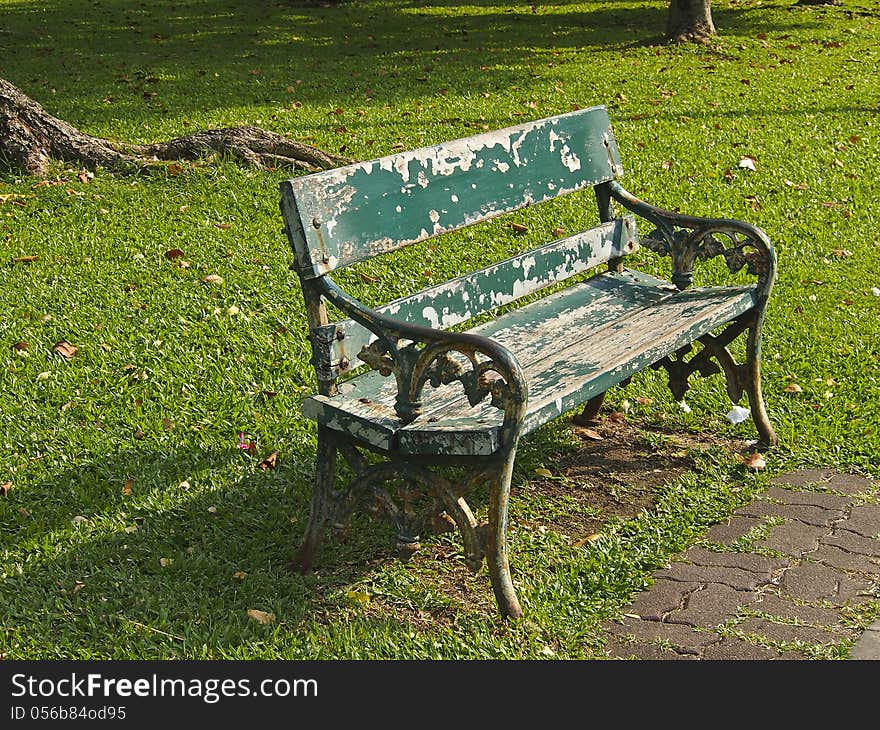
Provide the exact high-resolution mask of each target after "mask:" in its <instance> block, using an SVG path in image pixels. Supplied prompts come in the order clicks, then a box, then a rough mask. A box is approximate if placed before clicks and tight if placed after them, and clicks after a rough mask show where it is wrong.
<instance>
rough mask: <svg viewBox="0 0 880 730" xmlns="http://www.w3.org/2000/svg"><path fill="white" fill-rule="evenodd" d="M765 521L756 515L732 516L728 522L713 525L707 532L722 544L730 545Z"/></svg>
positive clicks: (707, 535)
mask: <svg viewBox="0 0 880 730" xmlns="http://www.w3.org/2000/svg"><path fill="white" fill-rule="evenodd" d="M763 522H764V521H763V520H759V519H757V518H756V517H732V518H731V519H730V520H728V521H727V522H721V523H719V524H717V525H713V526H712V527H711V528H710V529H709V532H708V533H706V537H707V538H708V539H709V540H711V541H712V542H717V543H719V544H720V545H729V544H730V543H732V542H734V541H736V540H738V539H739V538H741V537H742V536H743V535H745V534H746V533H747V532H749V531H751V530H754V529H755V528H756V527H758V526H759V525H761V524H763Z"/></svg>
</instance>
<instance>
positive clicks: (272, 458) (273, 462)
mask: <svg viewBox="0 0 880 730" xmlns="http://www.w3.org/2000/svg"><path fill="white" fill-rule="evenodd" d="M257 466H259V467H260V469H262V470H263V471H266V470H267V469H274V468H275V467H276V466H278V452H277V451H273V452H272V453H271V454H269V455H268V456H267V457H266V458H265V459H263V460H262V461H261V462H260V463H259V464H257Z"/></svg>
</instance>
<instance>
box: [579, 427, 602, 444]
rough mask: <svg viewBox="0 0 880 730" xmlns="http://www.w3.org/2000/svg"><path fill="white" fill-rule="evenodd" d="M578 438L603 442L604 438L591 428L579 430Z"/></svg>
mask: <svg viewBox="0 0 880 730" xmlns="http://www.w3.org/2000/svg"><path fill="white" fill-rule="evenodd" d="M578 436H580V437H581V438H587V439H592V440H593V441H604V440H605V437H604V436H601V435H600V434H599V433H598V432H596V431H594V430H593V429H592V428H581V429H579V430H578Z"/></svg>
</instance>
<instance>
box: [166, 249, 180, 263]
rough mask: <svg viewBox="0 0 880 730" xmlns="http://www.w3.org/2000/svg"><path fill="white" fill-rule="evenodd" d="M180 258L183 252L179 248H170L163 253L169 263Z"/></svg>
mask: <svg viewBox="0 0 880 730" xmlns="http://www.w3.org/2000/svg"><path fill="white" fill-rule="evenodd" d="M181 256H183V251H181V250H180V249H179V248H171V249H168V250H167V251H166V252H165V258H166V259H168V260H169V261H174V259H179V258H180V257H181Z"/></svg>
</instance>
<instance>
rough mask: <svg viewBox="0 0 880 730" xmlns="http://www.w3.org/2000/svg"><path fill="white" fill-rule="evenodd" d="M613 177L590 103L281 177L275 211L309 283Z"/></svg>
mask: <svg viewBox="0 0 880 730" xmlns="http://www.w3.org/2000/svg"><path fill="white" fill-rule="evenodd" d="M621 174H622V166H621V164H620V157H619V152H618V149H617V145H616V142H615V140H614V136H613V134H612V132H611V127H610V124H609V120H608V114H607V112H606V110H605V108H604V107H592V108H590V109H583V110H579V111H575V112H569V113H567V114H561V115H559V116H557V117H552V118H548V119H542V120H539V121H536V122H529V123H526V124H521V125H518V126H515V127H509V128H507V129H502V130H498V131H494V132H487V133H485V134H479V135H475V136H473V137H467V138H464V139H459V140H454V141H451V142H446V143H444V144H439V145H435V146H432V147H424V148H421V149H418V150H412V151H408V152H401V153H399V154H396V155H389V156H387V157H383V158H381V159H376V160H370V161H368V162H360V163H357V164H354V165H348V166H346V167H341V168H337V169H335V170H328V171H326V172H320V173H315V174H312V175H307V176H305V177H300V178H294V179H291V180H286V181H284V182H283V183H282V184H281V206H282V210H283V212H284V217H285V220H286V222H287V233H288V236H289V237H290V240H291V243H292V245H293V248H294V252H295V255H296V264H297V268H298V271H299V273H300V275H301V276H303V277H306V278H308V277H314V276H321V275H322V274H326V273H329V272H331V271H333V270H335V269H337V268H340V267H343V266H347V265H349V264H351V263H354V262H355V261H360V260H363V259H366V258H369V257H372V256H375V255H377V254H380V253H384V252H386V251H391V250H394V249H396V248H399V247H400V246H405V245H408V244H411V243H415V242H417V241H423V240H425V239H427V238H429V237H431V236H434V235H437V234H439V233H444V232H447V231H452V230H455V229H458V228H461V227H463V226H466V225H471V224H473V223H476V222H478V221H482V220H486V219H488V218H492V217H494V216H497V215H501V214H502V213H508V212H510V211H513V210H516V209H518V208H522V207H524V206H526V205H531V204H533V203H538V202H541V201H544V200H549V199H551V198H555V197H556V196H558V195H563V194H565V193H570V192H573V191H575V190H581V189H584V188H587V187H591V186H594V185H597V184H599V183H602V182H607V181H609V180H612V179H614V178H616V177H618V176H619V175H621ZM297 221H298V222H299V224H298V225H297Z"/></svg>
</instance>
